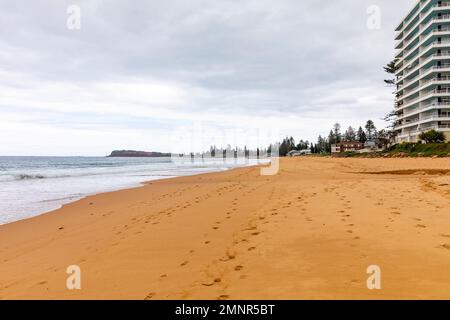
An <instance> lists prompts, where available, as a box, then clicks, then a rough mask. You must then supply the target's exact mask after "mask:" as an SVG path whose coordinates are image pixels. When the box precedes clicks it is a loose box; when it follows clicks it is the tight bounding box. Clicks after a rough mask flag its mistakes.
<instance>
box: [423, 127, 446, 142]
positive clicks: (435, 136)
mask: <svg viewBox="0 0 450 320" xmlns="http://www.w3.org/2000/svg"><path fill="white" fill-rule="evenodd" d="M419 139H420V140H423V141H425V142H426V143H442V142H445V140H446V139H445V134H444V133H443V132H441V131H436V130H434V129H433V130H430V131H427V132H422V133H421V134H420V135H419Z"/></svg>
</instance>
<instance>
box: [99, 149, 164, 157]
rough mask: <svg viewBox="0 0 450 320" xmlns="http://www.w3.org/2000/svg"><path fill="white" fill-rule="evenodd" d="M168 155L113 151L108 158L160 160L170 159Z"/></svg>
mask: <svg viewBox="0 0 450 320" xmlns="http://www.w3.org/2000/svg"><path fill="white" fill-rule="evenodd" d="M170 156H171V154H170V153H161V152H146V151H135V150H114V151H113V152H111V154H110V155H109V156H108V157H111V158H114V157H134V158H161V157H170Z"/></svg>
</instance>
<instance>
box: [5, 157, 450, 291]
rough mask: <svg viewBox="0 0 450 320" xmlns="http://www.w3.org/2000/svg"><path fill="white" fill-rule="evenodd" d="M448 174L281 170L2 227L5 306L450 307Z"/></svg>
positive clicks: (183, 182) (299, 166)
mask: <svg viewBox="0 0 450 320" xmlns="http://www.w3.org/2000/svg"><path fill="white" fill-rule="evenodd" d="M449 172H450V160H449V159H448V158H447V159H425V158H420V159H331V158H297V159H281V167H280V171H279V173H278V174H277V175H275V176H261V175H260V169H259V168H258V167H250V168H239V169H234V170H231V171H227V172H220V173H212V174H203V175H198V176H191V177H181V178H175V179H168V180H161V181H156V182H155V181H154V182H152V183H148V184H146V185H145V186H144V187H141V188H135V189H128V190H122V191H116V192H111V193H105V194H99V195H95V196H91V197H88V198H85V199H82V200H80V201H78V202H75V203H72V204H69V205H66V206H64V207H63V208H61V209H59V210H56V211H54V212H51V213H48V214H44V215H41V216H38V217H35V218H31V219H28V220H23V221H19V222H16V223H11V224H8V225H4V226H0V299H34V298H39V299H424V298H433V299H450V271H449V270H450V269H449V266H450V210H449V208H450V205H449V204H450V174H449ZM69 265H78V266H79V267H80V268H81V284H82V288H81V290H68V289H67V288H66V279H67V277H68V276H69V275H68V274H66V269H67V267H68V266H69ZM370 265H378V266H379V267H380V268H381V285H382V288H381V290H369V289H368V288H367V285H366V280H367V278H368V277H369V275H368V274H367V273H366V269H367V267H368V266H370Z"/></svg>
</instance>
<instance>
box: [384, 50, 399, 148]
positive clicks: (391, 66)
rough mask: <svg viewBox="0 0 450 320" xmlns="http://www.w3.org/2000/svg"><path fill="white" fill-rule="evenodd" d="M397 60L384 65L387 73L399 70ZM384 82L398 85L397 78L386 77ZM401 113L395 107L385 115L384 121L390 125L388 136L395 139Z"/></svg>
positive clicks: (393, 73)
mask: <svg viewBox="0 0 450 320" xmlns="http://www.w3.org/2000/svg"><path fill="white" fill-rule="evenodd" d="M397 62H398V59H394V60H392V61H391V62H389V63H388V64H387V65H386V66H384V67H383V69H384V71H385V72H386V73H388V74H389V75H391V76H393V75H395V73H396V72H397V70H398V68H399V67H398V66H397ZM384 82H385V83H386V84H387V85H388V86H397V81H396V79H395V78H394V79H392V78H391V79H385V80H384ZM393 94H395V92H393ZM400 115H401V112H400V111H398V110H397V109H396V108H394V109H393V110H391V111H389V112H388V113H387V114H386V115H385V116H384V118H383V119H384V121H386V122H388V123H389V125H388V127H387V136H388V137H389V139H390V140H394V139H395V137H396V136H397V131H396V130H395V126H396V125H397V122H398V120H397V119H398V116H400Z"/></svg>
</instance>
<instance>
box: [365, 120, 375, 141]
mask: <svg viewBox="0 0 450 320" xmlns="http://www.w3.org/2000/svg"><path fill="white" fill-rule="evenodd" d="M365 128H366V135H367V139H368V140H373V139H374V138H375V135H376V132H377V128H376V127H375V124H374V123H373V121H372V120H367V123H366V126H365Z"/></svg>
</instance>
